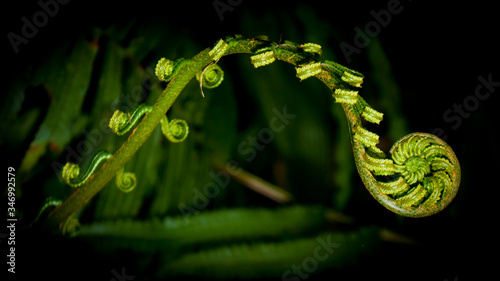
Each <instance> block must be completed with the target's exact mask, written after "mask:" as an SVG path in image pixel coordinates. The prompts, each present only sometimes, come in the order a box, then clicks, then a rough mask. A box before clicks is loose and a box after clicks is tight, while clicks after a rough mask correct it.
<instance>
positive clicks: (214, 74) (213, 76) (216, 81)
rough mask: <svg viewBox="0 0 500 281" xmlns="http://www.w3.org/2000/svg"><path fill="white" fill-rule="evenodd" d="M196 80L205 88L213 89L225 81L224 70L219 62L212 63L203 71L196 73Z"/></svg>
mask: <svg viewBox="0 0 500 281" xmlns="http://www.w3.org/2000/svg"><path fill="white" fill-rule="evenodd" d="M196 80H198V82H200V84H201V85H202V86H203V87H204V88H207V89H212V88H215V87H218V86H219V85H220V84H221V83H222V81H224V71H222V69H221V68H220V66H218V65H217V64H210V65H209V66H207V67H206V68H205V69H204V70H203V71H201V72H198V73H197V74H196ZM200 80H201V81H200Z"/></svg>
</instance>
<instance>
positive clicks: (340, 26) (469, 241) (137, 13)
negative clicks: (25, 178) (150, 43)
mask: <svg viewBox="0 0 500 281" xmlns="http://www.w3.org/2000/svg"><path fill="white" fill-rule="evenodd" d="M222 2H225V1H222ZM388 2H389V1H369V2H357V1H345V2H340V1H332V2H328V3H326V2H317V1H307V2H305V1H303V2H302V3H301V2H300V1H277V2H276V3H275V2H273V4H269V3H271V2H270V1H242V3H241V4H239V5H237V6H236V7H234V10H233V11H228V12H225V13H224V20H223V21H221V20H220V19H219V17H218V15H217V13H216V11H215V9H214V7H213V5H212V1H198V2H195V1H163V2H158V3H156V2H150V1H137V2H118V3H114V4H107V3H104V2H99V3H96V2H95V1H76V0H74V1H70V2H69V3H68V4H65V5H60V6H59V12H58V14H57V15H56V16H55V17H54V18H51V19H50V20H49V23H48V24H47V25H46V26H45V27H43V28H40V29H39V31H38V33H37V34H36V36H35V37H34V38H33V39H30V40H29V43H28V44H22V45H21V46H20V51H19V53H18V54H14V52H13V50H12V48H11V46H10V44H9V42H8V40H7V37H6V34H7V33H8V32H15V33H17V34H20V29H21V26H22V22H21V20H20V19H21V18H22V17H23V16H26V17H28V18H30V17H31V16H32V15H33V13H35V12H36V11H38V10H39V9H40V8H39V6H38V4H36V2H35V1H30V2H28V1H24V2H17V3H15V4H14V3H9V5H10V6H9V7H8V8H4V9H3V21H4V24H3V25H2V28H3V32H2V34H3V35H4V37H3V38H4V39H3V41H2V42H3V44H2V45H3V46H4V48H3V50H4V51H3V54H4V62H5V63H4V67H5V71H4V79H5V81H9V79H12V77H15V76H16V75H18V73H19V72H18V71H19V70H18V69H19V66H22V65H25V64H26V63H28V62H30V61H31V60H33V59H36V58H37V57H40V56H43V55H44V54H45V53H46V52H48V51H50V49H51V48H52V46H53V44H55V43H56V42H59V41H60V40H63V39H64V38H65V37H67V36H70V35H71V34H75V33H79V32H82V31H83V30H85V29H86V28H87V27H89V26H94V25H97V26H106V25H110V24H115V23H126V22H128V21H130V20H131V19H138V20H139V21H149V20H154V21H162V22H165V23H168V25H169V26H171V27H172V28H174V29H176V30H178V31H179V33H182V34H187V35H188V36H189V37H190V38H192V39H193V40H194V41H195V42H196V43H198V44H199V45H200V46H205V47H208V46H212V44H213V43H214V42H215V41H216V40H217V39H218V38H221V37H224V36H227V35H233V34H237V33H242V32H243V31H242V30H243V29H244V30H251V31H252V34H244V35H245V36H247V37H251V36H256V35H259V34H268V35H269V36H270V39H271V40H273V41H279V40H280V36H281V37H282V38H283V39H287V38H290V37H292V36H293V34H287V33H290V32H291V31H290V29H289V28H286V22H280V20H279V19H280V17H281V15H282V14H283V13H285V14H290V15H291V18H292V20H296V21H298V18H296V17H295V16H294V15H295V14H296V11H297V9H299V8H302V7H310V8H312V9H313V10H314V11H315V13H317V17H318V18H321V19H322V20H323V21H324V22H326V23H327V24H328V25H327V27H325V28H323V29H319V30H318V31H317V32H318V33H324V32H329V31H330V29H329V28H328V27H329V26H331V27H332V29H331V32H332V33H335V34H334V35H332V36H330V37H329V42H330V44H329V45H328V46H323V48H331V49H332V50H333V51H334V52H335V53H336V54H337V56H338V60H339V62H340V63H342V64H345V65H347V66H349V65H350V64H349V63H348V62H347V61H346V60H345V58H344V57H343V56H342V55H341V50H340V47H339V44H340V42H341V41H339V40H338V39H336V38H339V39H341V40H345V42H347V43H349V44H353V38H354V36H355V31H354V27H356V26H357V27H360V28H361V29H364V25H365V24H366V23H367V22H370V21H372V20H373V18H372V16H371V15H370V11H372V10H375V11H379V10H381V9H386V7H387V3H388ZM274 3H275V4H274ZM489 3H490V4H486V3H481V2H479V1H474V2H454V3H453V4H444V3H439V4H436V3H430V2H423V1H401V6H403V10H402V12H401V13H399V14H397V15H392V18H391V22H390V24H389V25H388V26H387V27H384V28H382V29H381V32H380V34H379V35H378V36H377V37H378V38H379V39H380V41H381V43H382V45H383V47H384V49H385V52H386V54H387V56H388V57H389V60H390V62H391V69H392V73H393V75H394V78H395V80H396V81H397V82H398V84H399V87H400V90H401V93H402V96H401V101H402V108H401V111H402V112H403V113H404V115H405V116H406V117H407V119H408V123H409V126H410V128H409V129H410V131H423V132H432V131H433V130H434V129H436V128H442V130H443V131H444V133H445V134H446V135H447V138H446V141H447V142H448V144H449V145H450V146H451V147H453V148H454V150H455V153H456V154H457V156H458V159H459V160H460V162H461V168H462V177H463V178H462V182H463V183H462V186H461V189H460V190H459V193H458V195H457V197H456V198H455V201H454V202H453V203H452V205H451V206H450V208H452V211H453V214H452V215H449V214H443V215H442V214H437V215H436V216H433V217H431V218H424V219H415V220H405V221H404V222H403V223H402V224H401V225H399V226H398V227H399V230H401V231H402V232H403V233H405V234H406V235H408V236H410V237H415V238H417V239H418V238H419V236H422V237H424V238H425V240H426V241H430V240H432V237H433V235H434V234H435V237H436V239H443V241H442V242H440V241H432V242H433V243H432V245H433V247H428V248H426V247H425V246H422V249H420V250H417V251H416V252H409V250H408V249H407V248H405V247H402V248H398V247H394V248H388V249H387V253H386V254H387V255H397V256H398V257H399V259H397V260H398V263H397V264H385V263H384V259H386V258H387V257H386V256H384V253H382V254H381V256H380V257H379V258H378V263H377V264H375V265H374V264H366V263H361V264H360V267H359V269H358V270H359V271H361V272H365V273H367V275H368V276H370V275H371V273H373V275H374V276H381V275H385V274H387V275H386V276H387V277H388V279H391V280H392V279H394V280H416V279H417V278H419V280H422V279H424V280H445V278H447V279H448V280H454V279H453V278H455V277H457V276H458V280H480V279H485V278H484V277H486V276H489V277H490V278H495V277H497V276H498V273H497V272H496V270H495V266H497V264H498V259H497V257H496V256H497V255H496V251H495V250H493V248H494V247H495V246H496V245H497V244H498V243H497V241H496V239H497V237H498V235H497V234H498V231H496V230H495V229H496V223H497V222H498V217H497V214H498V211H497V208H496V206H495V203H496V198H497V197H496V194H494V193H495V189H498V186H499V184H498V180H497V174H498V168H500V167H499V164H498V160H497V159H498V157H499V156H500V155H499V149H498V137H497V135H498V132H497V130H498V125H497V123H496V122H495V121H498V115H497V114H498V113H497V111H498V108H497V107H498V106H497V102H498V97H497V95H498V91H500V87H499V88H498V89H497V91H496V92H494V93H492V94H491V96H490V97H489V98H488V99H487V100H485V101H481V102H480V105H479V107H478V109H477V110H476V111H474V112H471V114H470V116H469V117H467V118H463V119H462V124H461V125H460V126H458V128H456V129H453V128H452V125H453V124H454V123H450V122H447V121H446V120H444V118H443V113H444V112H446V111H447V110H448V109H452V108H453V105H454V104H462V103H463V101H464V99H466V98H467V97H468V96H471V95H474V91H475V88H476V86H477V85H478V84H479V81H478V79H477V77H478V76H482V77H485V78H486V77H488V75H492V80H493V81H500V72H499V71H498V62H499V60H498V50H499V49H500V48H499V47H500V44H499V41H500V40H499V38H498V34H499V33H498V26H499V24H498V20H497V19H498V9H497V7H496V6H495V5H494V3H493V2H489ZM244 13H248V14H250V15H251V16H252V17H253V18H254V20H255V21H256V22H257V21H260V19H261V18H263V17H266V16H269V15H275V16H276V19H277V20H276V24H277V25H278V26H277V27H276V26H274V27H273V28H272V29H271V28H269V29H266V28H264V29H260V27H259V28H254V29H252V26H242V22H241V21H240V19H241V17H242V16H243V14H244ZM246 24H247V25H248V23H246ZM256 26H257V25H256ZM294 26H295V27H296V28H297V29H295V30H293V32H294V33H295V34H297V33H298V34H300V33H301V32H306V31H305V30H304V29H301V28H300V27H301V24H300V22H296V24H295V25H294ZM333 27H334V28H333ZM276 29H277V30H283V31H282V32H280V33H279V34H269V33H268V31H269V30H276ZM159 36H161V34H159ZM312 36H314V35H312ZM172 40H175V38H172ZM365 51H366V49H365V48H363V49H361V53H360V54H354V55H352V58H353V60H354V63H359V62H363V60H366V54H365ZM193 55H194V54H193ZM360 64H361V65H362V63H360ZM360 71H362V69H361V70H360ZM4 89H5V88H4ZM4 91H5V90H4ZM34 102H36V101H34ZM26 145H29V143H28V144H26ZM5 155H6V157H3V158H4V160H5V162H7V164H6V165H12V164H11V163H12V162H14V163H17V164H19V162H20V157H21V156H20V155H19V154H17V155H15V154H14V155H12V154H11V153H9V152H7V153H6V154H5ZM7 156H8V157H7ZM496 193H497V192H496ZM372 206H376V204H375V203H373V205H372ZM363 207H365V206H363ZM361 209H365V208H360V209H359V210H356V209H354V208H352V209H349V214H351V215H353V216H358V215H361V214H362V217H363V219H362V220H364V221H366V222H371V223H373V222H374V221H376V222H378V223H377V224H379V225H387V226H391V225H392V224H393V223H394V222H393V221H391V220H387V219H385V220H384V219H383V220H381V221H377V216H378V215H380V212H370V211H366V209H369V207H366V209H365V211H364V212H363V210H361ZM382 212H383V211H382ZM495 233H496V234H495ZM21 241H22V240H21ZM21 241H20V242H21ZM23 243H25V245H31V246H32V247H34V248H32V249H36V252H38V254H40V253H41V251H45V253H46V254H42V255H41V256H40V255H35V256H37V259H35V260H32V259H27V260H29V262H30V263H31V262H35V261H36V262H39V265H38V266H35V265H34V264H33V268H37V269H38V270H41V269H40V268H45V271H37V272H36V273H35V276H36V278H42V276H51V275H53V274H54V272H58V271H61V272H65V271H66V272H68V274H70V273H69V272H74V271H72V269H75V268H78V266H75V265H74V263H76V262H77V261H74V262H73V261H71V262H68V261H64V255H66V254H68V253H67V251H68V249H67V248H65V247H66V246H67V245H64V244H61V243H60V242H57V239H55V238H53V237H50V236H48V237H44V236H40V237H37V238H36V241H26V242H23ZM52 243H53V244H52ZM436 245H442V247H434V246H436ZM1 246H2V248H3V247H4V246H5V244H4V243H2V245H1ZM36 246H40V248H36ZM22 247H27V246H19V248H22ZM76 247H78V245H77V246H76ZM32 249H30V250H28V249H21V250H20V251H24V255H30V254H29V252H30V251H33V250H32ZM412 250H413V249H412ZM3 253H4V251H3V250H2V255H3ZM21 255H22V254H20V256H21ZM79 258H80V259H82V260H88V259H90V260H92V263H93V264H95V267H91V268H90V269H89V270H88V272H79V273H75V274H77V275H82V276H87V277H89V278H92V279H94V280H108V279H109V278H110V277H109V278H108V275H104V276H103V275H100V276H101V277H102V278H95V276H96V275H95V274H109V268H112V266H111V265H106V266H102V267H101V266H100V265H101V264H102V263H106V262H108V261H100V260H99V258H98V257H97V258H96V257H91V256H89V257H79ZM407 258H408V259H409V260H411V261H412V262H414V261H415V260H417V261H419V264H407V263H406V262H405V259H407ZM390 260H394V259H390ZM79 262H81V261H79ZM109 262H110V263H111V264H113V263H112V261H109ZM18 264H19V268H18V269H19V271H21V272H30V271H32V268H31V266H32V264H26V263H24V264H23V260H22V259H20V261H19V263H18ZM68 264H69V265H70V266H68ZM117 268H118V267H117ZM431 272H435V274H433V273H431ZM2 274H3V273H2ZM56 275H57V276H60V274H56ZM346 275H348V273H346ZM399 276H402V277H399ZM329 277H331V278H332V279H334V278H335V276H329ZM49 278H50V277H49ZM68 278H69V279H73V276H71V277H70V276H68ZM75 278H76V277H75ZM137 278H138V279H137V280H140V278H139V277H137ZM19 280H20V279H19Z"/></svg>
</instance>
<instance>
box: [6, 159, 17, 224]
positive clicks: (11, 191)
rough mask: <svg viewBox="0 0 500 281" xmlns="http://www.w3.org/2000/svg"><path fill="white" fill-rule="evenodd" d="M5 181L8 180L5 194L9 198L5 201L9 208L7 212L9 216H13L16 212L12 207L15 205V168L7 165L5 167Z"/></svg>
mask: <svg viewBox="0 0 500 281" xmlns="http://www.w3.org/2000/svg"><path fill="white" fill-rule="evenodd" d="M7 171H8V172H7V181H8V192H9V193H8V194H7V197H8V199H9V202H8V203H7V204H8V205H9V208H8V209H7V211H8V213H9V216H10V217H14V216H15V212H16V209H15V208H14V206H15V204H16V203H15V201H16V194H15V191H16V174H14V173H13V172H15V171H16V170H15V169H14V168H12V167H9V168H8V169H7Z"/></svg>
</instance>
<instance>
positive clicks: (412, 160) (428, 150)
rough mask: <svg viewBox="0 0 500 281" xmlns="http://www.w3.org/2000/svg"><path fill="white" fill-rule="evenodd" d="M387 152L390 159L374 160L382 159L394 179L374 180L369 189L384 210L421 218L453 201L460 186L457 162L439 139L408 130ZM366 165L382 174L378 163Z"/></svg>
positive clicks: (451, 151) (447, 147) (454, 156)
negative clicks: (374, 182) (374, 188)
mask: <svg viewBox="0 0 500 281" xmlns="http://www.w3.org/2000/svg"><path fill="white" fill-rule="evenodd" d="M390 154H391V158H392V160H391V159H378V160H380V161H382V160H383V161H384V163H383V165H385V166H384V167H385V169H386V171H388V173H386V175H392V176H393V177H395V179H394V180H392V181H388V182H382V181H378V182H377V185H376V187H377V190H370V191H371V192H372V195H374V197H375V198H377V199H378V200H379V201H381V203H382V204H384V205H385V206H386V207H387V208H388V209H390V210H392V211H394V212H396V213H398V214H402V215H406V216H410V217H423V216H429V215H432V214H435V213H437V212H439V211H441V210H443V209H444V208H445V207H446V206H447V205H448V204H449V203H450V202H451V201H452V200H453V198H454V197H455V195H456V193H457V191H458V187H459V185H460V164H459V162H458V159H457V157H456V155H455V153H454V152H453V150H452V149H451V148H450V147H449V146H448V144H446V143H445V142H444V141H443V140H441V139H439V138H438V137H436V136H434V135H431V134H427V133H412V134H409V135H407V136H405V137H403V138H401V139H400V140H398V141H397V142H396V143H395V144H394V145H393V147H392V148H391V150H390ZM367 162H368V163H370V161H367ZM375 162H376V161H375ZM371 163H372V164H373V163H374V162H373V161H372V162H371ZM367 167H368V169H369V170H371V171H372V173H373V174H376V175H377V174H378V175H381V174H383V173H381V172H380V171H381V170H382V165H378V164H377V163H375V164H373V165H372V166H367ZM374 193H375V194H374Z"/></svg>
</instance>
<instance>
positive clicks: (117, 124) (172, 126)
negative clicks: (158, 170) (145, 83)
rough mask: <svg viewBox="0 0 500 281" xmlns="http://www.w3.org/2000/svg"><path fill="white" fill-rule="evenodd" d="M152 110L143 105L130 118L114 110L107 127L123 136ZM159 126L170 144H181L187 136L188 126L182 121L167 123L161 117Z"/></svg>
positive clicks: (165, 118)
mask: <svg viewBox="0 0 500 281" xmlns="http://www.w3.org/2000/svg"><path fill="white" fill-rule="evenodd" d="M152 110H153V107H152V106H150V105H145V104H141V105H139V106H137V107H136V108H135V109H134V110H132V111H131V112H130V116H129V114H126V113H124V112H122V111H120V110H116V111H115V112H114V114H113V116H112V117H111V119H110V120H109V127H110V128H111V130H112V131H113V132H114V133H115V134H117V135H124V134H126V133H127V132H128V131H130V130H131V129H132V128H133V127H134V126H135V125H136V124H137V123H138V122H139V120H140V118H141V117H142V116H143V115H145V114H147V113H149V112H151V111H152ZM160 124H161V131H162V133H163V135H165V137H166V138H167V139H168V140H169V141H171V142H181V141H183V140H185V139H186V138H187V136H188V134H189V126H188V124H187V123H186V121H184V120H181V119H172V120H171V121H168V118H167V116H166V115H163V117H162V118H161V120H160Z"/></svg>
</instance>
